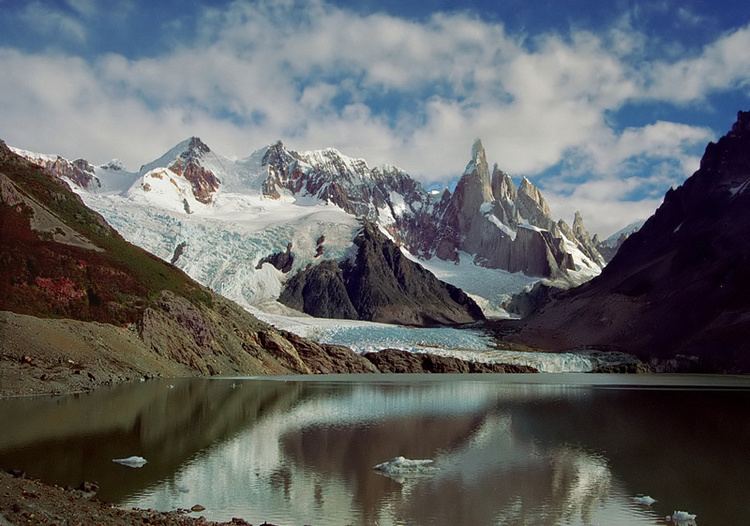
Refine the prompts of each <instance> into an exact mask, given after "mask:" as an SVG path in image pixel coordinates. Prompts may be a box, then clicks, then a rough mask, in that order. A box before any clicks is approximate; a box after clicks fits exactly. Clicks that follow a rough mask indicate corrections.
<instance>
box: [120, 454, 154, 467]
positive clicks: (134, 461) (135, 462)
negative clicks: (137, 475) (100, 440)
mask: <svg viewBox="0 0 750 526" xmlns="http://www.w3.org/2000/svg"><path fill="white" fill-rule="evenodd" d="M112 462H116V463H117V464H122V465H123V466H127V467H129V468H142V467H143V466H144V465H146V463H147V462H148V460H146V459H145V458H143V457H136V456H132V457H127V458H113V459H112Z"/></svg>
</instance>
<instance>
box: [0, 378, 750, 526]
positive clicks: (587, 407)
mask: <svg viewBox="0 0 750 526" xmlns="http://www.w3.org/2000/svg"><path fill="white" fill-rule="evenodd" d="M565 378H566V380H565V383H566V384H570V383H572V384H576V383H578V385H557V384H523V383H507V382H506V381H504V380H503V377H495V379H493V380H491V381H487V380H483V381H478V380H477V381H473V380H468V379H465V378H464V379H451V377H447V378H446V377H443V378H440V379H439V380H433V381H423V380H416V379H413V378H408V377H403V379H398V380H396V381H372V380H367V381H361V380H358V379H357V378H356V377H352V379H351V381H336V382H330V381H326V380H317V381H316V380H314V379H313V380H306V381H293V380H289V381H278V380H231V379H227V380H207V379H185V380H180V381H170V382H147V383H142V384H136V385H129V386H121V387H117V388H113V389H111V390H107V391H99V392H96V393H94V394H91V395H85V396H84V395H81V396H70V397H60V398H52V399H50V398H46V399H38V398H37V399H15V400H5V401H0V418H2V421H3V422H6V423H11V422H12V423H13V424H14V425H7V424H6V426H5V429H4V431H3V433H2V434H0V466H2V467H5V468H9V467H17V468H21V469H24V470H26V471H27V472H28V473H29V474H31V475H33V476H38V477H40V478H42V479H43V480H46V481H49V482H56V483H59V484H69V485H77V484H79V483H80V482H81V481H83V480H96V481H98V482H99V484H100V487H101V492H100V494H99V497H100V498H101V499H104V500H109V501H113V502H118V503H122V504H125V505H128V506H138V507H151V508H158V509H163V510H168V509H174V508H177V507H188V508H189V507H190V506H192V505H193V504H196V503H200V504H201V505H203V506H205V507H206V511H204V512H202V513H201V514H202V515H206V516H207V517H208V518H213V519H222V520H228V519H230V518H232V517H236V516H241V517H244V518H246V519H247V520H249V521H250V522H262V521H264V520H267V521H269V522H275V523H277V524H302V523H306V524H352V523H354V524H375V523H377V524H381V525H384V524H404V523H408V524H507V525H516V524H518V525H520V524H526V525H548V524H623V525H625V524H628V525H630V524H644V525H645V524H663V523H664V519H663V517H664V516H665V515H666V514H667V513H670V512H671V511H672V510H673V509H688V510H689V511H690V512H691V513H697V514H698V523H699V524H702V523H705V524H729V523H733V522H736V520H737V518H738V517H739V516H741V514H742V513H744V510H743V509H742V507H743V506H744V503H745V502H748V501H750V485H748V484H747V483H746V480H747V475H746V473H745V470H746V468H747V467H748V466H750V452H749V451H748V448H747V447H746V439H747V438H748V437H750V423H748V418H747V417H748V409H747V408H748V407H750V406H749V405H748V402H750V392H748V391H747V390H744V389H738V388H733V389H723V390H717V389H706V388H701V389H695V388H689V389H688V388H686V389H675V388H671V389H655V388H644V387H638V388H619V387H610V388H607V387H606V386H591V385H587V384H586V378H587V377H585V376H584V375H580V376H579V375H566V376H565ZM653 378H654V380H653V383H654V386H656V385H658V377H657V376H654V377H653ZM617 381H620V382H621V381H622V378H617ZM170 383H171V384H173V385H174V387H173V388H170V387H169V384H170ZM645 387H648V386H645ZM130 455H140V456H143V457H145V458H146V459H148V464H146V466H144V467H143V468H140V469H131V468H127V467H123V466H119V465H117V464H114V463H112V461H111V460H112V459H113V458H120V457H126V456H130ZM397 456H404V457H406V458H411V459H423V458H424V459H434V461H435V467H436V469H435V470H434V471H430V472H427V473H422V474H419V475H418V476H417V475H414V476H412V475H409V474H408V473H407V474H399V475H393V476H387V475H385V474H382V473H379V472H377V471H375V470H373V469H372V468H373V466H374V465H376V464H378V463H381V462H384V461H386V460H388V459H391V458H393V457H397ZM727 459H731V462H729V463H728V462H726V460H727ZM637 493H647V494H649V495H651V496H653V497H654V498H656V499H657V500H658V502H657V503H656V504H654V505H653V506H652V507H646V506H643V505H640V504H636V503H635V502H633V500H632V497H633V496H634V495H635V494H637ZM703 521H705V522H703Z"/></svg>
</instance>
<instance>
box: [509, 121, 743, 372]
mask: <svg viewBox="0 0 750 526" xmlns="http://www.w3.org/2000/svg"><path fill="white" fill-rule="evenodd" d="M748 189H750V112H740V113H739V114H738V117H737V122H735V124H734V125H733V126H732V128H731V130H730V131H729V132H728V133H727V134H726V135H725V136H724V137H722V138H721V139H720V140H719V141H718V142H717V143H710V144H709V145H708V146H707V147H706V150H705V153H704V155H703V159H702V160H701V164H700V169H699V170H698V171H697V172H695V173H694V174H693V175H692V176H691V177H690V178H688V179H687V180H686V181H685V183H684V184H683V185H682V186H680V187H679V188H676V189H671V190H669V191H668V192H667V194H666V196H665V197H664V202H663V203H662V205H661V206H660V207H659V208H658V209H657V211H656V212H655V213H654V215H653V216H652V217H651V218H649V219H648V221H646V223H645V224H644V225H643V226H642V227H641V228H640V230H638V231H637V232H635V233H633V234H632V235H631V236H630V237H628V238H627V239H626V240H625V241H624V242H623V244H622V246H621V247H620V248H619V250H618V251H617V254H616V255H615V256H614V258H613V259H612V261H611V262H610V263H609V264H608V265H607V266H606V267H605V269H604V271H603V272H602V273H601V275H600V276H599V277H597V278H595V279H594V280H592V281H590V282H588V283H586V284H584V285H582V286H580V287H577V288H575V289H571V290H569V291H566V292H563V293H559V294H556V295H555V296H554V297H553V299H551V300H550V301H549V302H548V303H547V304H546V305H544V306H543V307H542V308H541V309H540V310H539V311H537V312H536V313H534V314H533V315H531V316H530V317H528V318H526V319H524V320H522V321H520V322H517V323H511V324H504V325H503V326H502V332H504V333H506V335H505V338H507V339H508V340H511V341H513V342H522V343H524V344H526V345H531V346H535V347H540V348H544V349H548V350H562V349H573V348H581V347H586V346H593V347H599V348H606V349H611V350H620V351H625V352H629V353H633V354H635V355H637V356H638V357H640V358H641V359H644V360H647V361H648V360H656V361H657V362H661V363H663V364H665V367H667V368H668V369H669V368H674V369H679V370H685V369H688V370H704V371H722V372H738V371H741V372H748V371H750V341H749V340H748V335H749V334H750V273H748V272H747V269H748V267H749V265H750V244H748V241H747V240H748V239H750V191H748ZM508 333H510V334H508Z"/></svg>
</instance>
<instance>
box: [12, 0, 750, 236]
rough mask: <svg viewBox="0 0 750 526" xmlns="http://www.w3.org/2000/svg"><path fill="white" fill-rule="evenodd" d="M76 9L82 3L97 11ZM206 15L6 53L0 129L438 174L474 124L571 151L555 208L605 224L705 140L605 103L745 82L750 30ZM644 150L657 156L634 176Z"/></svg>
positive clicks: (428, 176)
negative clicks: (273, 150)
mask: <svg viewBox="0 0 750 526" xmlns="http://www.w3.org/2000/svg"><path fill="white" fill-rule="evenodd" d="M126 4H127V3H122V5H126ZM69 5H70V7H71V10H72V11H75V12H77V13H79V14H80V15H81V16H92V13H95V12H96V10H97V9H100V7H101V6H100V5H99V4H98V3H96V2H94V1H93V0H70V1H69ZM34 10H37V11H36V12H34ZM25 12H28V13H31V14H34V13H36V14H37V15H38V16H39V20H43V22H41V24H47V26H46V29H45V30H49V29H50V28H52V27H53V26H54V27H56V28H57V29H58V30H59V31H61V32H65V33H66V34H67V35H68V37H69V38H72V39H74V40H75V39H77V40H78V41H83V40H85V38H86V34H85V31H84V28H83V26H82V25H81V24H80V22H78V21H77V20H76V19H75V18H73V17H71V16H68V15H66V14H65V13H63V12H62V11H59V10H50V9H48V8H45V7H44V6H43V5H42V4H39V3H32V4H29V5H28V6H27V7H26V8H25ZM198 27H199V34H198V35H197V36H196V39H197V40H196V41H195V42H185V41H183V42H180V44H179V45H175V46H174V47H173V48H172V49H170V50H168V51H166V52H163V53H160V54H157V55H154V56H149V57H142V58H136V59H128V58H126V57H124V56H122V55H119V54H109V55H106V56H99V57H98V58H96V59H94V60H92V61H88V62H87V61H84V60H82V59H79V58H76V57H73V56H68V55H63V54H54V55H53V54H49V53H25V52H21V51H17V50H13V49H2V50H0V70H2V71H3V72H5V74H4V75H3V76H2V77H0V115H2V119H0V136H2V137H3V138H5V139H6V140H8V141H9V142H10V143H11V144H16V145H19V146H22V147H26V148H32V149H37V150H41V151H49V152H59V153H61V154H64V155H67V156H71V157H74V156H86V157H89V158H91V159H92V160H93V161H96V162H98V161H104V160H106V159H108V158H109V157H112V156H117V157H119V158H122V159H124V160H125V161H126V163H128V164H129V165H131V166H133V167H137V166H138V165H140V164H141V163H143V162H146V161H148V160H150V159H151V158H154V157H157V156H158V155H160V154H161V153H163V151H165V150H166V149H167V148H169V147H170V146H172V145H173V144H175V143H177V142H178V141H179V140H181V139H183V138H184V137H187V136H189V135H200V136H201V137H202V138H203V139H204V140H205V141H206V142H207V143H208V144H209V145H211V146H212V147H214V148H216V149H217V150H218V151H220V152H222V153H224V154H226V155H231V156H244V155H247V154H248V153H249V152H250V151H251V150H253V149H255V148H257V147H260V146H262V145H264V144H268V143H270V142H272V141H274V140H276V139H277V138H281V139H283V140H285V142H287V143H288V144H290V146H292V147H296V148H299V149H312V148H319V147H324V146H334V147H337V148H339V149H340V150H342V151H344V152H346V153H349V154H350V155H355V156H361V157H364V158H366V159H368V160H369V161H370V162H372V163H382V162H389V163H394V164H398V165H400V166H402V167H403V168H405V169H407V170H408V171H410V172H411V173H413V174H415V175H417V176H418V177H420V178H422V179H423V180H427V181H439V180H442V181H447V180H450V179H451V178H453V177H456V176H457V175H459V174H460V173H461V171H462V169H463V166H464V164H465V162H466V161H467V158H468V155H469V151H470V147H471V142H472V140H473V139H474V137H481V138H482V139H483V142H484V144H485V147H486V149H487V151H488V156H489V157H490V158H491V160H494V161H497V162H498V163H499V165H500V166H501V167H502V168H503V169H505V170H507V171H509V172H511V173H513V174H515V175H531V176H533V175H535V174H538V173H539V172H541V171H543V170H545V169H548V168H550V167H552V166H555V165H556V164H558V163H560V162H561V161H562V160H568V162H567V163H566V166H567V169H566V170H563V173H562V174H561V175H560V176H558V177H555V178H552V179H549V180H545V181H544V184H545V186H546V187H547V188H548V189H549V191H550V192H552V193H553V196H552V199H551V201H553V205H555V206H556V207H558V208H559V213H562V214H568V212H569V211H570V210H572V208H573V207H580V208H581V209H583V211H584V214H585V216H586V217H587V222H588V223H589V224H591V225H592V226H593V227H594V230H601V231H604V230H607V229H609V228H610V227H611V228H612V229H616V228H617V227H619V226H621V225H622V224H624V223H625V222H629V221H630V220H632V219H635V218H636V216H633V214H641V213H645V212H644V211H646V209H649V210H651V209H652V208H653V206H655V204H656V202H657V200H656V199H652V198H651V197H649V198H648V199H647V200H645V201H636V202H630V201H627V200H626V199H627V197H628V196H629V195H631V194H632V193H633V192H635V191H637V190H638V189H639V188H641V189H643V188H647V189H648V188H651V187H658V186H659V185H660V184H661V185H663V184H671V181H673V180H679V178H680V177H684V174H685V172H686V170H688V169H690V167H691V166H696V158H695V152H694V149H695V146H696V145H697V144H700V143H702V142H706V141H707V140H708V139H710V138H711V137H712V132H711V131H710V130H706V129H705V128H698V127H692V126H687V125H684V124H679V123H671V122H661V121H660V122H654V123H652V124H649V125H648V126H644V127H640V128H629V129H626V130H624V131H622V132H619V133H617V132H615V131H614V130H613V128H612V126H611V125H610V124H608V120H607V115H608V113H609V112H612V111H617V110H618V109H620V108H621V107H622V106H623V105H624V104H626V103H628V102H633V101H636V102H637V101H640V100H657V101H668V102H673V101H679V102H682V103H684V102H690V101H695V100H700V99H702V98H703V97H705V96H706V95H707V94H709V93H712V92H715V91H717V90H722V89H726V88H731V87H736V86H738V85H743V84H746V83H747V79H748V71H749V70H750V58H748V57H750V55H748V54H747V53H746V50H747V49H750V27H746V28H742V29H739V30H737V31H735V32H733V33H730V34H726V35H723V36H721V37H720V38H719V39H717V41H715V42H714V43H712V44H710V45H708V46H706V47H705V49H704V50H703V51H702V52H701V53H699V54H698V55H696V56H694V57H692V58H689V59H685V60H679V61H676V62H674V61H672V62H670V61H668V60H664V61H661V62H653V61H652V62H646V63H641V62H640V61H641V60H642V59H643V57H644V56H645V53H644V50H645V49H647V48H648V45H649V38H648V37H647V36H646V35H644V34H643V33H641V32H639V31H638V30H637V29H635V27H636V24H634V23H633V21H632V16H623V17H621V18H620V19H618V20H617V22H616V23H615V24H614V26H613V27H611V28H609V29H606V30H604V31H602V33H601V34H593V33H591V32H589V31H583V30H576V29H573V30H571V31H570V32H569V33H567V34H564V35H561V34H542V35H534V36H533V37H529V36H527V35H523V34H518V35H514V34H509V33H508V32H507V31H506V29H505V27H504V26H503V25H502V24H501V23H497V22H487V21H484V20H482V19H480V18H478V17H477V16H474V15H471V14H466V13H455V14H445V13H438V14H435V15H433V16H431V17H429V18H427V19H425V20H421V21H414V20H406V19H400V18H397V17H394V16H389V15H386V14H371V15H363V14H359V13H355V12H353V11H350V10H347V9H342V8H338V7H334V6H332V5H329V4H326V3H324V2H322V1H315V0H313V1H311V2H305V3H302V2H297V1H295V0H287V1H284V2H271V1H265V2H263V1H261V2H255V3H252V4H251V3H246V2H237V3H235V4H233V5H231V6H230V7H229V8H227V9H225V10H217V9H209V10H206V11H205V13H204V14H203V18H202V19H201V20H200V23H199V24H198ZM40 30H41V29H40ZM392 100H397V101H399V104H398V105H397V106H396V107H395V109H393V108H390V107H387V106H388V104H389V102H390V101H392ZM383 101H385V102H383ZM228 117H229V118H228ZM30 123H33V125H32V124H30ZM644 158H648V159H656V160H657V161H659V162H662V163H663V166H664V167H665V168H664V170H663V171H662V172H661V173H653V174H640V176H639V177H634V176H633V167H634V165H637V163H638V162H639V160H640V159H644ZM572 160H575V161H576V167H575V168H576V169H575V170H572V169H571V162H572ZM665 174H666V175H665ZM581 181H585V183H583V184H580V183H581ZM576 185H577V186H576ZM607 211H608V212H607ZM645 215H648V214H647V213H646V214H645ZM599 216H601V217H602V219H601V220H600V219H599ZM616 222H618V223H617V224H616ZM619 222H622V223H619Z"/></svg>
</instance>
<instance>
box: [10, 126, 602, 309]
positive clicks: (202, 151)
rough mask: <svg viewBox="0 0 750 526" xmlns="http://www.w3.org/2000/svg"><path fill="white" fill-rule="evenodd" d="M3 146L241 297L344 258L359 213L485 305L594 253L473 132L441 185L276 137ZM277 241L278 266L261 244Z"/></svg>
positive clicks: (263, 304) (583, 271)
mask: <svg viewBox="0 0 750 526" xmlns="http://www.w3.org/2000/svg"><path fill="white" fill-rule="evenodd" d="M14 151H15V152H16V153H17V154H19V155H21V156H23V157H25V158H27V159H28V160H30V161H32V162H34V163H36V164H37V165H39V166H41V167H43V168H44V169H45V170H47V171H48V172H49V173H51V174H53V175H54V176H56V177H58V178H60V179H62V180H64V181H66V182H67V183H68V184H69V185H70V187H71V188H72V189H73V190H74V191H76V192H78V193H79V194H80V195H81V197H82V198H83V199H84V201H85V202H86V204H87V205H89V206H90V207H91V208H93V209H94V210H96V211H97V212H99V213H101V214H102V215H103V216H104V217H105V219H106V220H107V221H108V222H109V223H110V224H112V225H113V226H115V228H117V230H118V231H120V232H121V233H122V234H123V235H124V236H125V237H126V239H128V240H129V241H131V242H133V243H135V244H137V245H139V246H141V247H143V248H145V249H147V250H149V251H150V252H152V253H154V254H157V255H158V256H159V257H161V258H162V259H164V260H166V261H171V262H174V263H175V264H176V265H177V266H179V267H180V268H182V269H183V270H185V271H186V272H187V273H188V274H189V275H191V276H192V277H194V278H195V279H197V280H198V281H199V282H201V283H203V284H204V285H206V286H208V287H210V288H212V289H213V290H215V291H217V292H219V293H221V294H223V295H225V296H227V297H229V298H230V299H233V300H235V301H238V302H239V303H240V304H241V305H243V306H245V307H247V308H251V309H252V308H262V309H265V310H268V309H269V308H270V309H272V310H279V309H280V308H282V307H280V306H279V305H278V304H277V303H275V301H276V300H277V299H278V298H279V297H280V296H281V295H282V291H283V289H284V286H285V283H287V282H288V281H289V278H290V276H291V275H294V274H296V273H297V272H299V271H301V270H302V269H304V268H305V267H306V266H307V265H308V264H310V263H318V262H320V261H321V260H330V261H332V262H334V264H335V265H338V264H339V263H341V262H342V261H345V260H346V259H347V258H348V257H349V256H350V255H351V252H352V250H353V249H354V248H355V247H356V243H355V238H356V237H357V234H358V232H359V231H360V226H359V221H360V220H366V221H368V222H370V223H371V224H373V225H376V226H377V228H378V230H379V231H380V232H381V233H382V235H383V236H385V237H386V238H387V240H388V241H389V242H392V243H394V244H395V246H396V247H398V249H399V250H401V251H402V252H403V253H404V254H405V256H406V258H408V259H411V260H412V261H414V262H416V263H417V264H419V265H422V266H424V267H425V268H426V269H427V270H430V271H432V272H433V273H435V274H436V275H438V277H439V278H440V279H442V280H444V281H448V282H449V283H451V284H452V285H454V286H458V287H461V288H462V289H464V290H465V291H466V292H467V293H469V295H470V296H471V297H472V298H473V299H474V300H476V301H477V302H478V303H479V305H480V306H481V308H482V309H483V310H484V313H485V314H487V315H494V314H497V313H502V312H503V311H502V309H501V306H502V304H503V303H504V302H505V301H507V300H508V299H509V297H510V296H511V295H512V294H514V293H517V292H520V291H521V290H522V289H523V288H524V287H526V286H528V285H529V284H531V283H534V282H536V281H539V280H545V282H549V283H551V284H553V285H555V286H560V287H569V286H571V285H576V284H580V283H582V282H584V281H586V280H588V279H590V278H591V277H593V276H595V275H597V274H598V273H599V272H600V271H601V268H602V267H603V266H604V264H605V260H604V257H603V256H602V254H601V253H600V252H599V250H598V248H597V245H596V240H595V239H592V238H591V237H590V236H589V234H588V232H587V231H586V228H585V227H584V225H583V220H582V218H581V216H580V214H576V217H575V221H574V223H573V224H572V226H571V225H568V224H567V223H565V222H564V221H562V220H558V221H556V220H554V219H553V218H552V215H551V212H550V208H549V205H548V204H547V202H546V200H545V199H544V197H543V195H542V193H541V191H540V190H539V189H538V188H537V187H536V186H534V185H533V183H531V182H530V181H529V180H528V179H525V178H524V179H522V180H521V182H520V184H519V185H518V186H516V185H515V184H514V182H513V180H512V179H511V177H510V176H508V175H507V174H506V173H504V172H503V171H501V170H500V169H499V168H498V166H497V165H495V166H494V168H493V169H492V170H491V171H490V168H489V165H488V162H487V159H486V153H485V150H484V148H483V146H482V143H481V141H479V140H477V141H476V142H475V143H474V145H473V147H472V152H471V158H470V160H469V162H468V164H467V166H466V169H465V170H464V173H463V175H462V176H461V177H460V178H459V180H458V183H457V185H456V187H455V190H454V191H453V192H451V191H450V190H449V189H445V190H443V191H435V190H433V191H427V190H425V189H424V188H423V187H422V185H421V184H420V183H419V182H418V181H417V180H416V179H414V178H413V177H411V176H409V175H408V174H407V173H405V172H404V171H402V170H400V169H398V168H396V167H395V166H391V165H384V166H376V167H370V166H369V165H368V163H367V162H366V161H364V160H362V159H355V158H351V157H347V156H345V155H343V154H341V153H340V152H338V151H337V150H335V149H332V148H327V149H324V150H316V151H310V152H297V151H294V150H290V149H288V148H287V147H286V146H285V145H284V144H283V143H281V142H276V143H274V144H272V145H270V146H267V147H265V148H261V149H259V150H256V151H255V152H253V153H252V154H251V155H249V156H248V157H246V158H243V159H239V160H235V159H229V158H227V157H224V156H221V155H219V154H217V153H215V152H214V151H213V150H212V149H211V148H210V147H209V146H208V145H206V144H205V143H204V142H202V141H201V140H200V139H199V138H197V137H191V138H189V139H187V140H185V141H182V142H181V143H179V144H177V145H176V146H175V147H174V148H172V149H170V150H169V151H168V152H166V153H165V154H164V155H162V156H161V157H159V158H158V159H156V160H154V161H151V162H149V163H146V164H144V165H143V166H141V168H140V169H139V170H138V171H137V172H129V171H127V170H126V169H125V168H124V167H123V166H122V164H121V163H119V162H118V161H116V160H115V161H111V162H109V163H107V164H104V165H99V166H95V165H93V164H92V163H90V162H88V161H86V160H84V159H77V160H73V161H69V160H67V159H64V158H62V157H59V156H55V155H45V154H37V153H32V152H28V151H25V150H20V149H14ZM319 241H320V242H319ZM283 253H288V254H289V257H288V258H287V259H286V260H285V261H286V263H285V268H283V269H282V270H279V269H277V268H276V266H274V265H273V263H272V260H271V259H270V258H272V257H273V256H274V254H283ZM265 263H269V264H268V265H266V264H265ZM451 267H455V269H461V272H456V271H454V270H452V269H451ZM290 272H291V273H290ZM488 281H492V282H493V283H495V284H496V285H495V286H490V287H487V286H486V284H487V282H488ZM370 292H372V291H370ZM301 304H304V301H303V302H302V303H301ZM418 318H419V316H417V318H414V317H413V316H412V317H411V318H410V320H411V321H414V320H416V319H418ZM457 319H462V320H463V319H466V317H465V316H459V317H458V318H457ZM393 321H398V320H393ZM402 322H407V320H406V319H404V320H402Z"/></svg>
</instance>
